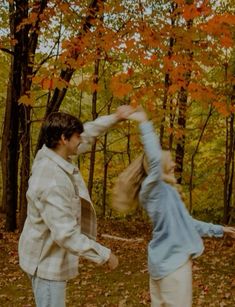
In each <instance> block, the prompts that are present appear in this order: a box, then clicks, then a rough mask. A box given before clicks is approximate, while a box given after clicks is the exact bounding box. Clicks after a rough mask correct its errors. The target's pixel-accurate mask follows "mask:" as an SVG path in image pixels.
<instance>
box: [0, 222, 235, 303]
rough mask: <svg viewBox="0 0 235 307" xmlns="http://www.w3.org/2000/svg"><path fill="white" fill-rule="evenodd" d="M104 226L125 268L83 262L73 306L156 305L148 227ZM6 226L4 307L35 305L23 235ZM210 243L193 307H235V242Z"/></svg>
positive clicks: (196, 267) (196, 268)
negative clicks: (23, 261) (22, 254)
mask: <svg viewBox="0 0 235 307" xmlns="http://www.w3.org/2000/svg"><path fill="white" fill-rule="evenodd" d="M98 223H99V228H98V232H99V236H98V241H99V242H101V243H103V244H104V245H106V246H108V247H110V248H111V249H112V250H113V251H114V253H116V254H117V255H118V257H119V261H120V265H119V267H118V268H117V269H116V270H114V271H110V270H109V269H108V267H107V265H104V266H99V267H98V266H96V265H94V264H92V263H89V262H87V261H85V260H81V262H80V275H79V276H78V277H77V278H76V279H73V280H72V281H69V283H68V287H67V306H68V307H79V306H82V307H96V306H97V307H99V306H103V307H105V306H110V307H125V306H134V307H138V306H150V298H149V291H148V273H147V264H146V247H147V242H148V240H149V238H150V235H151V231H150V226H149V224H148V222H143V221H137V220H136V221H127V220H99V221H98ZM2 224H3V222H0V306H1V307H18V306H20V307H30V306H35V304H34V302H33V295H32V291H31V285H30V282H29V280H28V278H27V276H26V275H25V274H24V273H23V272H22V271H21V269H20V268H19V265H18V254H17V244H18V238H19V234H18V233H6V232H4V230H3V227H2ZM103 234H108V235H112V236H113V238H109V237H107V236H106V237H105V236H103ZM116 236H117V237H122V238H127V239H129V240H126V241H123V240H120V239H117V238H115V237H116ZM136 238H138V239H141V240H136ZM204 242H205V252H204V254H203V255H202V256H201V257H199V258H198V259H196V260H194V261H193V279H194V280H193V288H194V293H193V301H194V304H193V306H194V307H197V306H207V307H209V306H211V307H212V306H213V307H224V306H228V307H235V243H234V242H232V241H231V240H230V239H229V238H225V239H206V240H204ZM182 307H183V306H182Z"/></svg>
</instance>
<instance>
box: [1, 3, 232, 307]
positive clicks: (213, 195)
mask: <svg viewBox="0 0 235 307" xmlns="http://www.w3.org/2000/svg"><path fill="white" fill-rule="evenodd" d="M234 13H235V1H234V0H221V1H220V0H198V1H193V0H175V1H170V0H169V1H166V0H158V1H156V0H136V1H133V0H120V1H117V0H106V1H101V0H89V1H88V0H79V1H78V0H8V1H6V0H1V2H0V67H1V70H0V71H1V73H0V89H1V91H0V118H1V126H0V145H1V173H2V176H1V177H0V199H1V201H0V267H1V270H0V302H1V303H0V305H2V306H6V307H12V306H14V307H15V306H21V307H22V306H24V307H29V306H34V302H33V295H32V290H31V286H30V284H29V281H28V279H27V277H26V275H25V274H23V272H22V271H21V270H20V268H19V265H18V253H17V245H18V238H19V235H20V231H21V229H22V226H23V223H24V220H25V216H26V209H27V203H26V199H25V194H26V190H27V184H28V178H29V174H30V169H31V164H32V161H33V158H34V156H35V154H36V152H37V150H38V149H39V148H40V147H41V146H42V142H43V140H42V134H41V124H42V122H43V120H44V118H45V117H46V116H48V114H50V113H51V112H53V111H57V110H62V111H66V112H69V113H71V114H74V115H75V116H78V117H80V118H81V120H82V121H89V120H94V119H95V118H96V117H97V116H101V115H104V114H109V113H112V112H115V110H116V108H117V107H118V106H120V105H122V104H132V105H134V106H135V105H137V104H141V105H143V107H144V108H145V109H146V110H147V112H148V113H149V116H150V118H151V119H152V121H153V123H154V126H155V128H156V131H157V133H158V134H159V135H160V140H161V143H162V146H163V148H165V149H170V150H171V151H172V154H173V157H174V159H175V161H176V176H177V179H178V182H179V183H181V184H182V187H183V190H184V193H185V196H186V205H187V207H188V209H189V211H190V213H191V214H192V215H193V216H194V217H196V218H200V219H203V220H205V221H211V222H215V223H217V222H218V223H223V224H231V225H233V224H234V223H235V203H234V193H235V178H234V148H235V130H234V125H235V124H234V112H235V14H234ZM141 152H142V146H141V144H140V140H139V135H138V128H137V127H136V124H135V123H132V122H122V123H119V124H118V125H117V126H116V127H115V128H114V129H112V130H110V131H109V132H108V133H107V134H106V135H105V136H103V137H101V138H99V139H98V140H97V142H96V144H94V146H93V147H92V150H91V151H90V152H88V153H87V154H85V155H82V156H80V157H79V158H78V159H77V160H75V161H74V162H75V163H78V165H79V167H80V169H81V172H82V174H83V176H84V178H85V180H86V182H87V185H88V188H89V191H90V194H91V196H92V200H93V202H94V205H95V207H96V210H97V213H98V217H99V219H98V226H99V229H98V240H99V241H100V242H101V243H103V244H105V245H106V246H108V247H110V248H111V249H112V250H113V251H114V253H115V254H117V255H118V257H119V259H120V266H119V267H118V269H117V270H115V271H114V272H112V273H111V272H109V270H108V269H107V267H100V268H97V267H96V266H94V265H93V264H91V263H86V262H85V261H84V260H83V261H84V262H85V263H84V262H83V261H81V264H80V275H79V277H78V278H77V279H75V281H73V282H72V283H69V285H68V294H67V303H68V306H71V307H72V306H74V307H77V306H85V307H92V306H93V307H94V306H109V307H110V306H113V307H114V306H116V307H117V306H119V307H124V306H135V307H136V306H148V305H150V299H149V292H148V273H147V264H146V254H147V253H146V249H147V243H148V240H149V238H150V236H151V226H150V224H149V222H148V220H147V218H146V216H145V214H144V212H143V211H142V210H141V209H138V210H137V212H135V214H133V215H128V216H125V218H123V217H121V216H119V215H118V214H117V213H116V212H113V211H112V209H111V208H110V203H111V192H112V187H113V184H114V182H115V178H116V177H117V176H118V174H119V173H120V172H121V171H122V170H123V169H124V168H125V167H126V166H127V165H128V164H129V163H130V162H131V161H132V160H133V159H135V158H136V157H137V156H138V155H139V154H140V153H141ZM102 234H111V235H112V236H119V237H121V238H123V237H124V238H126V240H124V241H122V240H112V239H109V238H107V237H106V238H105V237H104V236H102ZM136 238H137V239H141V240H137V239H136ZM205 246H206V250H205V253H204V255H203V256H202V257H200V258H198V259H196V260H195V261H194V263H193V275H194V281H193V285H194V287H193V288H194V306H212V307H223V306H229V307H233V306H234V305H235V279H234V273H235V271H234V268H235V266H234V264H235V263H234V261H235V260H234V259H235V249H234V242H232V241H231V240H229V239H228V238H224V239H223V240H216V239H207V240H205ZM84 264H85V265H84Z"/></svg>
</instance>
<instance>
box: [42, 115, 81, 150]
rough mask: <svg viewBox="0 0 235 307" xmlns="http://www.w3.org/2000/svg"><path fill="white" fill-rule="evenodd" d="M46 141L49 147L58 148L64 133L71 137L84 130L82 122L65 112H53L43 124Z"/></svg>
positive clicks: (68, 137)
mask: <svg viewBox="0 0 235 307" xmlns="http://www.w3.org/2000/svg"><path fill="white" fill-rule="evenodd" d="M42 129H43V139H44V143H45V144H46V146H47V147H49V148H56V146H57V145H58V143H59V140H60V139H61V136H62V135H64V137H65V138H66V139H68V140H69V139H70V138H71V136H72V135H73V134H74V133H79V134H81V133H82V132H83V130H84V129H83V124H82V122H81V121H80V120H79V119H78V118H77V117H75V116H73V115H70V114H67V113H64V112H53V113H51V114H50V115H49V116H48V117H47V118H46V120H45V122H44V123H43V126H42Z"/></svg>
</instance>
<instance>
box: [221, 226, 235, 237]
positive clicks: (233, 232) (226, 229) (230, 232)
mask: <svg viewBox="0 0 235 307" xmlns="http://www.w3.org/2000/svg"><path fill="white" fill-rule="evenodd" d="M223 231H224V234H227V235H229V236H230V237H231V238H233V239H235V228H234V227H229V226H224V227H223Z"/></svg>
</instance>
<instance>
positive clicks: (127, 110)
mask: <svg viewBox="0 0 235 307" xmlns="http://www.w3.org/2000/svg"><path fill="white" fill-rule="evenodd" d="M135 111H136V109H135V108H133V107H132V106H129V105H123V106H120V107H118V108H117V111H116V113H115V115H116V117H117V119H118V120H124V119H129V116H130V115H131V114H133V113H134V112H135Z"/></svg>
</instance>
